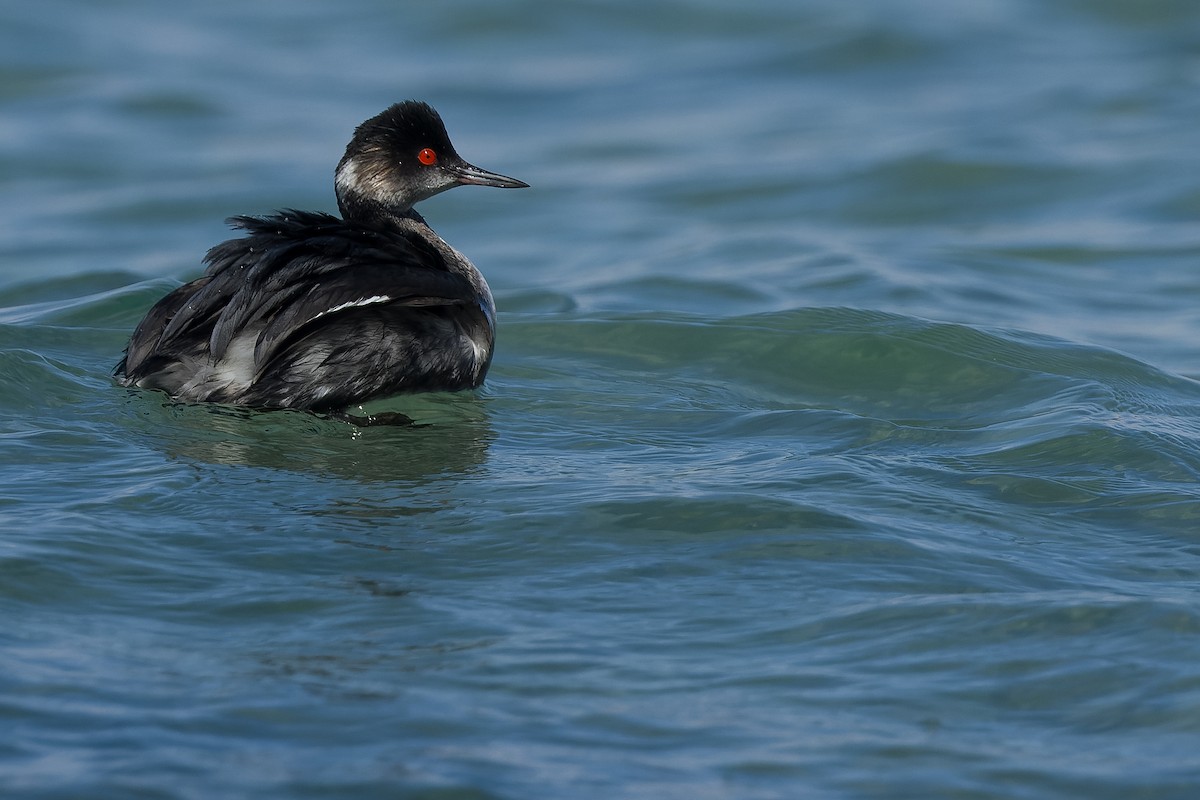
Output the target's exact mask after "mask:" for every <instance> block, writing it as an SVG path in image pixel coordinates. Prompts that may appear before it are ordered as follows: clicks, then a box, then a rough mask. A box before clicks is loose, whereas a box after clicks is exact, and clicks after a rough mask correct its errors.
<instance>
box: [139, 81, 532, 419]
mask: <svg viewBox="0 0 1200 800" xmlns="http://www.w3.org/2000/svg"><path fill="white" fill-rule="evenodd" d="M464 184H476V185H479V186H499V187H502V188H506V189H516V188H521V187H525V186H528V184H527V183H524V182H522V181H519V180H516V179H514V178H506V177H505V176H503V175H497V174H496V173H494V172H488V171H486V170H482V169H479V168H478V167H474V166H471V165H470V164H468V163H467V162H466V161H463V159H462V158H461V157H460V156H459V155H458V153H456V152H455V150H454V145H452V144H451V143H450V137H449V136H448V135H447V134H446V128H445V126H444V125H443V124H442V120H441V118H440V117H439V116H438V114H437V112H436V111H434V110H433V109H432V108H431V107H430V106H428V105H426V104H425V103H419V102H416V101H407V102H403V103H398V104H396V105H394V106H392V107H391V108H389V109H387V110H386V111H384V112H383V113H382V114H379V115H378V116H376V117H372V118H371V119H369V120H367V121H366V122H364V123H363V124H362V125H359V126H358V129H357V130H355V132H354V138H353V139H351V140H350V144H349V145H347V147H346V154H345V155H344V156H343V157H342V160H341V161H340V162H339V163H338V167H337V173H336V177H335V184H334V185H335V188H336V192H337V201H338V208H339V209H340V210H341V212H342V218H341V219H338V218H337V217H334V216H331V215H329V214H322V213H314V212H307V211H294V210H286V211H282V212H279V213H277V214H274V215H271V216H264V217H249V216H245V217H234V218H232V219H230V220H229V223H230V225H232V226H233V227H234V228H240V229H242V230H244V231H246V235H245V236H243V237H242V238H240V239H230V240H229V241H226V242H222V243H221V244H219V245H217V246H216V247H214V248H212V249H211V250H209V251H208V255H206V256H205V258H204V261H205V263H206V264H207V265H208V269H207V270H206V271H205V273H204V276H203V277H201V278H198V279H196V280H194V281H192V282H191V283H188V284H185V285H184V286H181V287H179V288H178V289H176V290H175V291H173V292H171V293H170V294H168V295H167V296H166V297H164V298H163V299H162V300H160V301H158V303H157V304H156V305H155V306H154V307H153V308H151V309H150V311H149V312H148V313H147V314H146V317H145V319H143V320H142V321H141V323H139V324H138V326H137V329H136V330H135V331H134V332H133V336H132V337H131V338H130V340H129V346H128V347H127V348H126V350H125V358H124V359H123V360H122V361H121V363H120V364H118V365H117V368H116V374H117V377H118V380H119V381H120V382H121V383H122V384H123V385H125V386H138V387H142V388H146V389H161V390H162V391H164V392H166V393H167V394H169V395H170V396H171V397H172V398H175V399H176V400H182V401H210V402H217V403H232V404H238V405H247V406H255V407H260V408H303V409H314V410H340V409H344V408H346V407H348V406H352V405H356V404H358V403H362V402H365V401H367V400H371V399H374V398H382V397H388V396H390V395H395V394H400V393H402V392H415V391H437V390H449V391H453V390H458V389H469V388H474V387H476V386H479V385H480V384H481V383H482V382H483V378H484V376H485V375H486V374H487V370H488V366H489V365H490V364H491V361H492V346H493V343H494V341H495V334H496V308H495V304H494V303H493V302H492V293H491V291H490V290H489V289H488V285H487V283H486V282H485V281H484V280H483V276H482V275H481V274H479V270H477V269H475V267H474V265H472V264H471V262H470V261H468V260H467V259H466V258H464V257H463V255H462V254H461V253H459V252H458V251H457V250H455V249H454V248H453V247H451V246H450V245H448V244H446V243H445V242H444V241H442V239H441V238H440V237H439V236H438V235H437V234H436V233H434V232H433V229H431V228H430V227H429V226H428V225H427V224H426V223H425V220H424V219H422V218H421V215H420V214H418V213H417V212H416V211H413V209H412V206H413V204H414V203H417V202H420V201H421V200H424V199H426V198H427V197H432V196H433V195H435V194H437V193H438V192H444V191H445V190H447V189H450V188H453V187H455V186H462V185H464Z"/></svg>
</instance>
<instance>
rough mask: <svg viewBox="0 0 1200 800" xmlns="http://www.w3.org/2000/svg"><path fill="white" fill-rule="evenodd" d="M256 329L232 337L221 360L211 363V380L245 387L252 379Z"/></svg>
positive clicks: (241, 387)
mask: <svg viewBox="0 0 1200 800" xmlns="http://www.w3.org/2000/svg"><path fill="white" fill-rule="evenodd" d="M257 342H258V331H254V332H253V333H250V334H245V333H243V334H242V335H241V336H237V337H235V338H234V340H233V341H232V342H230V343H229V347H228V348H227V349H226V350H225V355H224V356H222V357H221V360H220V361H218V362H217V363H216V364H214V365H213V368H212V377H211V379H210V380H211V381H212V382H214V383H217V384H225V385H228V386H230V387H233V388H236V389H245V388H246V387H248V386H249V385H250V383H251V382H252V381H253V380H254V345H255V344H257Z"/></svg>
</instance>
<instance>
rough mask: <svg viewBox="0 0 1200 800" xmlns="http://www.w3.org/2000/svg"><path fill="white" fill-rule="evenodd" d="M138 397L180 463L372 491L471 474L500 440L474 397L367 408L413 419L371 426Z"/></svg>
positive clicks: (148, 433)
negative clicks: (334, 480) (280, 473)
mask: <svg viewBox="0 0 1200 800" xmlns="http://www.w3.org/2000/svg"><path fill="white" fill-rule="evenodd" d="M130 394H131V397H130V401H129V404H130V408H131V409H132V410H133V411H134V413H136V414H137V416H138V417H139V418H140V421H141V424H140V425H138V426H137V427H136V428H135V430H136V431H137V433H138V435H139V436H140V437H141V438H143V439H144V440H145V442H146V443H147V444H148V445H151V446H153V447H154V448H155V449H158V450H160V451H162V452H165V453H167V454H169V455H170V456H171V457H173V458H179V459H182V460H184V461H199V462H205V463H210V464H222V465H225V466H243V467H262V468H268V469H280V470H286V471H289V472H299V473H307V474H311V475H314V476H333V477H340V478H349V479H352V480H355V481H360V482H364V483H372V482H389V481H404V482H416V483H420V482H422V481H424V480H428V479H431V478H435V477H440V476H443V475H451V474H465V473H469V472H471V471H473V470H475V469H476V468H478V467H479V466H480V465H481V464H483V462H484V461H485V459H486V458H487V452H488V447H489V445H490V444H491V442H492V440H493V439H494V438H495V433H494V431H493V430H492V427H491V424H490V422H489V419H488V413H487V405H486V403H484V402H483V401H482V400H481V399H480V398H479V397H477V396H475V395H472V394H462V395H448V394H438V395H426V396H421V397H419V398H415V399H408V400H407V401H406V399H405V398H395V399H392V400H388V401H382V402H379V403H374V404H371V405H370V406H368V407H366V408H365V409H363V408H362V407H360V408H359V411H360V413H362V414H364V415H367V416H371V415H382V414H386V413H388V412H389V411H394V412H395V413H398V414H403V415H404V416H406V417H408V418H409V419H411V420H412V424H409V425H371V426H367V427H363V426H359V425H355V424H353V423H351V422H346V421H343V420H340V419H334V418H330V417H328V416H321V415H317V414H312V413H309V412H305V411H290V410H285V411H253V410H248V409H243V408H237V407H233V406H218V405H194V404H192V405H189V404H176V403H170V402H164V401H163V398H162V395H161V394H159V393H157V392H141V391H136V390H133V391H131V392H130ZM399 409H404V410H403V411H400V410H399Z"/></svg>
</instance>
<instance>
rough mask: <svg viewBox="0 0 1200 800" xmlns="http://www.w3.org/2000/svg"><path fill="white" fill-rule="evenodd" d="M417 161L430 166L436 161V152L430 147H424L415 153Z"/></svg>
mask: <svg viewBox="0 0 1200 800" xmlns="http://www.w3.org/2000/svg"><path fill="white" fill-rule="evenodd" d="M417 161H420V162H421V163H422V164H424V165H425V166H427V167H428V166H432V165H434V164H436V163H437V153H435V152H433V150H432V149H431V148H428V147H426V148H425V149H424V150H422V151H421V152H419V153H417Z"/></svg>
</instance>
